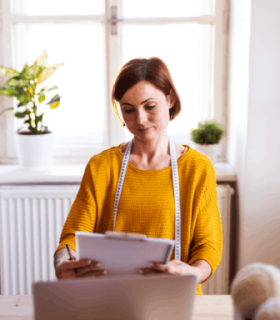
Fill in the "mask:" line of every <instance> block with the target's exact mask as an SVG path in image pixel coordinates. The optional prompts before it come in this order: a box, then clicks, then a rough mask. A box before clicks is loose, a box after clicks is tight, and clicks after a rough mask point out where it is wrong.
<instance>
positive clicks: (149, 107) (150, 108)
mask: <svg viewBox="0 0 280 320" xmlns="http://www.w3.org/2000/svg"><path fill="white" fill-rule="evenodd" d="M154 107H155V106H147V107H146V108H147V109H148V110H152V109H154Z"/></svg>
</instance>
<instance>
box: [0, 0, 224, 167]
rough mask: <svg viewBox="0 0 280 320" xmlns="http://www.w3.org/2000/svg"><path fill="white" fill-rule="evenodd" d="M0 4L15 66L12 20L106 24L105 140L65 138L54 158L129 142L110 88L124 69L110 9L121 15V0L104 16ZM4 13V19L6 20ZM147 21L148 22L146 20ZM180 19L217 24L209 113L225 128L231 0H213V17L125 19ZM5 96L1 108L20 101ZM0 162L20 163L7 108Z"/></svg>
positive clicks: (81, 158) (8, 62) (6, 61)
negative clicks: (19, 11)
mask: <svg viewBox="0 0 280 320" xmlns="http://www.w3.org/2000/svg"><path fill="white" fill-rule="evenodd" d="M0 2H1V3H0V4H1V7H0V9H1V20H2V29H0V41H1V42H0V45H1V47H2V49H3V48H5V50H0V51H1V52H2V54H1V55H0V65H5V66H9V67H12V68H14V66H15V48H14V24H15V23H16V22H31V23H32V22H40V23H43V22H45V21H54V20H56V21H63V22H71V21H77V20H79V21H81V20H84V21H86V20H99V21H101V22H102V24H103V27H104V46H105V62H106V76H105V79H106V105H107V107H106V112H107V115H108V117H107V128H106V130H105V132H106V134H105V143H104V144H102V145H95V144H92V143H88V144H79V145H77V144H73V145H69V144H67V143H65V144H62V145H59V147H58V146H57V147H56V150H55V158H54V163H56V164H64V163H65V164H67V163H69V164H70V163H71V164H75V163H77V164H79V163H82V164H86V163H87V161H88V160H89V159H90V158H91V157H92V156H93V155H94V154H96V153H98V152H100V151H102V150H104V149H106V148H109V147H111V146H114V145H117V144H119V143H121V142H124V141H125V131H124V129H123V128H122V127H121V125H120V123H119V122H118V120H117V118H116V116H115V114H114V112H113V108H112V106H111V88H112V87H113V83H114V81H115V78H116V76H117V74H118V72H119V70H120V68H121V57H122V52H121V40H122V35H121V30H122V28H120V27H119V25H118V34H117V35H111V25H110V23H109V22H107V20H108V19H110V9H111V6H112V5H116V6H117V7H118V18H119V19H122V6H121V5H122V0H105V15H104V16H43V17H42V16H40V17H33V16H31V17H28V16H19V15H12V14H10V12H12V10H11V9H12V1H11V0H8V1H5V0H0ZM3 17H5V19H3ZM144 20H145V21H144ZM179 20H180V22H184V23H188V22H194V21H195V22H197V23H211V24H213V25H214V26H215V46H214V52H213V54H214V91H213V92H214V93H213V101H214V102H215V103H213V106H214V107H213V110H209V114H210V118H211V119H215V120H216V121H218V122H219V123H220V124H221V126H222V127H223V128H225V129H227V92H228V56H229V53H228V52H229V30H228V29H229V0H215V14H214V15H213V16H201V17H191V18H184V19H182V18H169V19H137V20H136V19H126V20H124V21H123V22H120V23H122V24H135V23H138V24H151V23H156V22H160V23H164V22H167V21H168V23H176V22H178V21H179ZM6 80H7V78H6V77H4V76H1V75H0V82H1V83H0V84H1V85H3V84H4V82H5V81H6ZM1 98H2V101H3V105H2V108H3V109H4V108H7V107H9V106H11V103H13V104H14V106H16V99H15V98H7V97H3V96H2V97H1ZM0 126H1V129H0V164H17V163H18V161H17V156H16V150H15V139H14V135H15V131H16V128H18V127H17V119H16V118H15V117H14V116H13V113H12V112H6V113H5V114H4V115H2V116H1V119H0ZM172 139H174V140H175V141H176V142H178V143H184V144H188V145H190V146H194V144H193V141H192V140H191V134H190V133H189V136H188V137H186V135H184V137H182V136H173V135H172ZM226 140H227V138H226V133H225V134H224V135H223V137H222V139H221V141H220V143H219V149H218V157H217V162H226Z"/></svg>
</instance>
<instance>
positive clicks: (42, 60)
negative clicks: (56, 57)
mask: <svg viewBox="0 0 280 320" xmlns="http://www.w3.org/2000/svg"><path fill="white" fill-rule="evenodd" d="M47 59H48V55H47V52H46V50H44V51H43V53H42V54H41V56H40V57H39V58H38V59H37V60H35V63H36V64H37V65H38V66H41V67H45V66H46V63H47Z"/></svg>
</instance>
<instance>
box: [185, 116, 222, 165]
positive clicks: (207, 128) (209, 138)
mask: <svg viewBox="0 0 280 320" xmlns="http://www.w3.org/2000/svg"><path fill="white" fill-rule="evenodd" d="M224 132H225V130H224V129H222V128H221V127H220V125H219V124H218V123H217V122H216V121H206V122H205V123H204V124H201V123H199V124H198V128H197V129H192V130H191V139H192V141H193V142H194V143H195V147H196V149H197V150H198V151H200V152H202V153H204V154H205V155H206V156H208V158H209V159H210V160H211V161H212V163H213V164H215V163H216V159H217V151H218V144H219V142H220V139H221V136H222V134H223V133H224Z"/></svg>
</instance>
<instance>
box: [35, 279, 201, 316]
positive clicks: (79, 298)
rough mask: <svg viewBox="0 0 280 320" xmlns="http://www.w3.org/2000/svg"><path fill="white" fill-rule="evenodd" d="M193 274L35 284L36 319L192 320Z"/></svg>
mask: <svg viewBox="0 0 280 320" xmlns="http://www.w3.org/2000/svg"><path fill="white" fill-rule="evenodd" d="M196 281H197V280H196V277H195V276H194V275H184V276H180V275H170V274H157V275H145V276H143V275H139V276H138V275H133V276H110V277H109V276H107V277H101V278H96V279H94V278H87V279H85V278H84V279H63V280H57V281H52V282H51V281H49V282H36V283H33V287H32V289H33V302H34V310H35V314H34V319H35V320H49V319H52V320H58V319H59V320H74V319H75V320H86V319H87V320H88V319H98V320H100V319H102V320H103V319H104V320H117V319H118V320H140V319H141V320H144V319H145V320H156V319H160V320H171V319H172V320H174V319H176V320H183V319H184V320H189V319H191V318H192V312H193V305H194V298H195V292H196V285H197V282H196Z"/></svg>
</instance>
